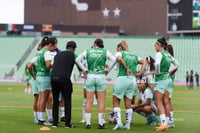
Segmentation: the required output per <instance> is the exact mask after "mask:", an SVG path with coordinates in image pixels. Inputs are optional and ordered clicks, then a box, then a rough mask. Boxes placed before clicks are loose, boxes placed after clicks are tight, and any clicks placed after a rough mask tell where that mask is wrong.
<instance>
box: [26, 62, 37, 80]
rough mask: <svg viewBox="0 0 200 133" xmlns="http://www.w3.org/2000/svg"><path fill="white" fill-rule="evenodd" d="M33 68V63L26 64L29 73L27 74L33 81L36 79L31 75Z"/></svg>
mask: <svg viewBox="0 0 200 133" xmlns="http://www.w3.org/2000/svg"><path fill="white" fill-rule="evenodd" d="M33 66H34V63H32V62H31V63H28V65H27V67H28V71H29V73H30V74H31V76H32V78H33V79H34V80H36V77H35V75H34V74H33V71H32V70H33V69H32V68H33Z"/></svg>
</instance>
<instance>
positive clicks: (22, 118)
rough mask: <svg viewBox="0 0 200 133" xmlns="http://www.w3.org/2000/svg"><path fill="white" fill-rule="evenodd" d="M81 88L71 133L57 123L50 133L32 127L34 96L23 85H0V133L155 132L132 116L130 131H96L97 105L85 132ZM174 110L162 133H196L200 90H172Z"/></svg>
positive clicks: (75, 100) (109, 105) (108, 105)
mask: <svg viewBox="0 0 200 133" xmlns="http://www.w3.org/2000/svg"><path fill="white" fill-rule="evenodd" d="M82 86H83V85H82V84H74V92H73V105H72V106H73V109H72V123H74V124H75V125H76V128H74V129H66V128H64V123H63V122H61V123H60V127H58V128H56V129H55V128H52V127H51V126H49V128H50V129H51V130H50V131H40V130H39V129H40V128H41V127H43V126H39V125H36V124H34V122H33V111H32V110H33V109H32V104H33V96H32V95H31V94H24V87H25V85H24V84H21V83H0V133H41V132H43V133H47V132H48V133H53V132H56V133H63V132H70V133H78V132H81V133H94V132H95V133H100V132H104V133H110V132H134V133H138V132H140V133H153V132H157V131H155V130H154V127H152V126H148V125H144V123H145V119H144V118H143V117H141V116H139V115H138V114H136V113H135V116H134V120H133V124H132V125H131V130H130V131H125V130H122V129H121V130H117V131H113V130H112V128H113V127H114V125H111V124H108V123H107V124H106V126H107V127H108V129H105V130H100V129H97V126H98V119H97V115H98V113H97V105H93V111H92V128H91V129H85V124H81V123H79V121H80V120H81V114H82V113H81V105H82V101H83V90H82ZM112 87H113V85H108V86H107V96H106V120H107V119H108V114H109V113H110V112H111V111H112V110H111V109H112ZM172 101H173V107H174V119H175V125H176V127H175V128H174V129H169V130H167V131H165V132H166V133H174V132H176V133H188V132H189V133H199V123H200V104H199V101H200V88H195V87H194V90H188V89H186V88H185V86H175V89H174V95H173V98H172ZM121 108H122V109H123V110H122V121H123V123H125V119H124V113H125V111H124V105H123V102H122V103H121Z"/></svg>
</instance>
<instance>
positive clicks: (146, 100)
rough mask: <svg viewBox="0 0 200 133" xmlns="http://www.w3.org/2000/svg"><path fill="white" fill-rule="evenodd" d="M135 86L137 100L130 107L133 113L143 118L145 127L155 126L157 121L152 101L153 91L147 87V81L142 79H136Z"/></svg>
mask: <svg viewBox="0 0 200 133" xmlns="http://www.w3.org/2000/svg"><path fill="white" fill-rule="evenodd" d="M137 84H138V89H139V100H138V103H136V104H134V105H133V106H132V107H133V111H135V112H137V113H138V114H140V115H142V116H143V117H145V118H146V120H147V122H146V124H147V125H152V126H155V125H156V124H157V123H158V122H159V120H158V119H157V118H156V112H157V107H156V105H155V103H154V101H153V90H152V89H151V88H149V87H148V83H147V79H146V78H144V77H143V78H140V79H138V80H137Z"/></svg>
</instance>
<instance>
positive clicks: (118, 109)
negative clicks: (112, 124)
mask: <svg viewBox="0 0 200 133" xmlns="http://www.w3.org/2000/svg"><path fill="white" fill-rule="evenodd" d="M114 113H115V117H116V120H117V124H122V120H121V109H120V108H119V107H114Z"/></svg>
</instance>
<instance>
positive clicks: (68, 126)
mask: <svg viewBox="0 0 200 133" xmlns="http://www.w3.org/2000/svg"><path fill="white" fill-rule="evenodd" d="M75 127H76V126H75V125H73V124H70V125H66V126H65V128H75Z"/></svg>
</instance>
